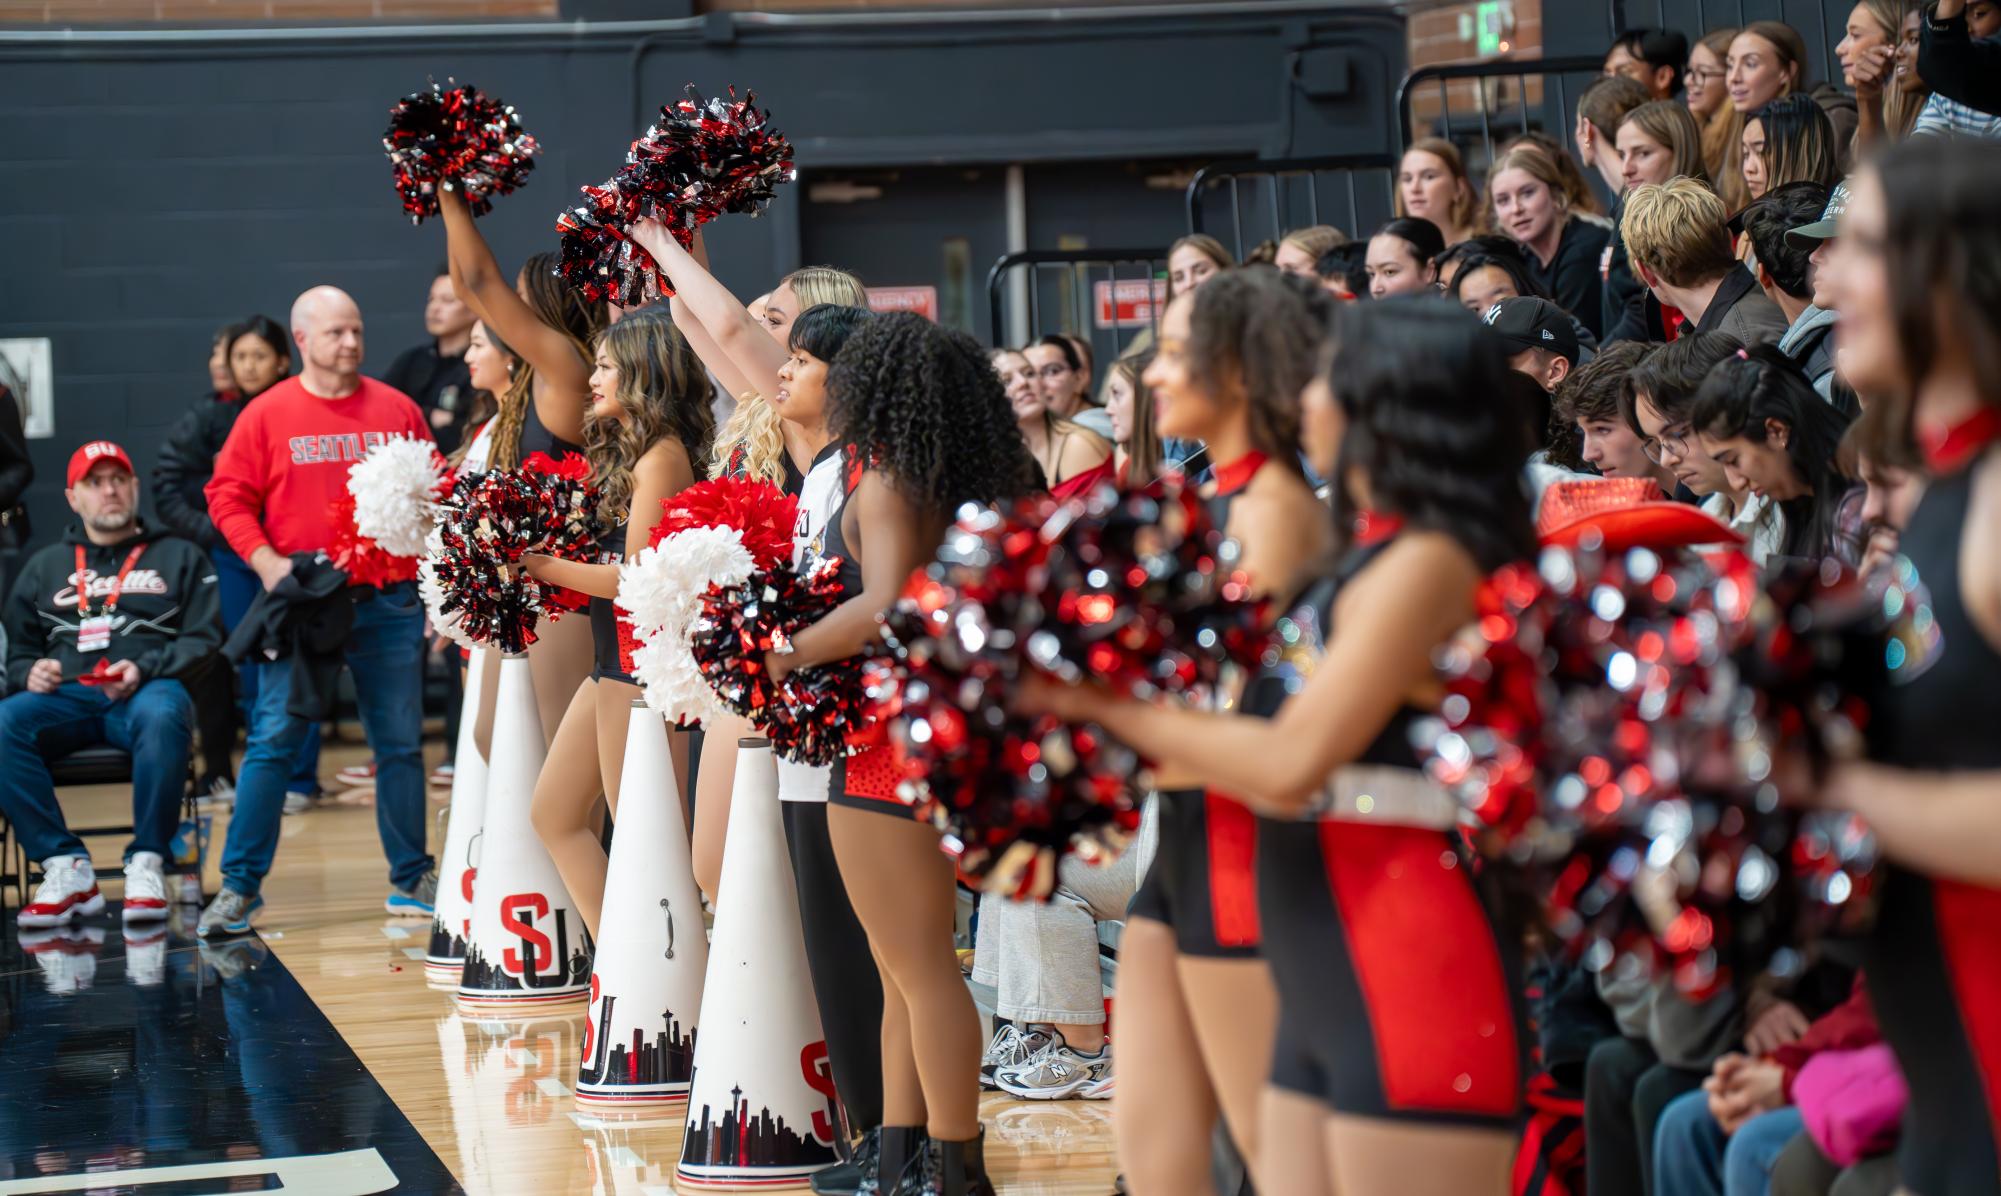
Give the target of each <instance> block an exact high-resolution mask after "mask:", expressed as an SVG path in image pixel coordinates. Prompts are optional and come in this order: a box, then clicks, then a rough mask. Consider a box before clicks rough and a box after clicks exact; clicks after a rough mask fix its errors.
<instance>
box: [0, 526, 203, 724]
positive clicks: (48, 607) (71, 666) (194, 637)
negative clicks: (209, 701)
mask: <svg viewBox="0 0 2001 1196" xmlns="http://www.w3.org/2000/svg"><path fill="white" fill-rule="evenodd" d="M141 544H143V545H145V550H144V551H143V552H141V553H140V554H139V559H138V560H137V561H134V562H133V564H132V571H131V572H130V573H128V574H126V576H125V585H124V588H123V590H122V591H121V592H120V593H119V595H118V602H117V604H116V605H115V606H114V607H113V608H112V612H111V646H110V647H108V648H106V649H105V650H104V651H102V652H91V653H82V652H78V651H77V650H76V632H77V621H78V620H77V613H76V604H77V595H76V588H77V587H76V581H75V580H74V579H75V576H76V550H77V546H78V545H81V546H82V547H83V562H84V569H85V571H86V573H87V574H88V576H87V577H86V578H85V579H84V587H85V589H86V590H87V591H88V594H89V602H90V609H91V611H92V612H99V611H102V610H103V609H104V604H105V600H106V598H107V597H108V596H109V595H110V593H111V587H112V583H113V581H114V580H115V579H116V578H117V576H118V570H119V568H120V567H122V566H123V565H124V564H125V558H126V557H128V556H130V555H131V554H132V550H133V549H134V548H135V547H137V546H139V545H141ZM4 618H5V621H6V627H7V687H8V689H10V690H16V689H20V688H21V687H22V686H24V685H26V684H27V682H28V670H29V669H31V668H33V667H34V665H35V662H36V661H37V660H43V659H47V660H53V661H56V662H57V663H59V664H61V665H62V667H63V678H64V679H65V680H73V679H75V678H76V677H78V676H80V675H81V674H83V673H87V672H89V671H90V669H91V666H93V665H95V664H96V663H97V661H98V659H99V658H102V659H104V660H105V661H107V662H109V663H112V664H116V663H118V662H119V661H121V660H129V661H131V662H132V663H133V664H136V665H138V666H139V673H140V676H142V677H144V678H146V679H148V680H150V679H152V678H154V677H178V676H180V675H181V674H182V673H184V672H186V671H187V669H188V666H190V665H192V664H194V663H195V662H197V661H199V660H200V659H201V658H202V657H204V656H207V655H209V654H210V653H212V652H214V651H215V649H216V645H218V644H220V643H221V642H222V600H221V598H220V597H218V596H217V590H216V585H215V566H214V565H212V564H210V563H209V559H208V554H207V553H205V552H203V551H202V550H201V549H199V548H197V547H195V546H194V545H193V544H190V543H188V542H187V541H186V540H183V539H181V538H180V537H178V536H169V535H164V534H157V535H156V534H155V533H154V532H152V531H150V530H148V529H146V528H144V527H140V528H138V529H137V530H135V531H134V532H133V534H132V535H130V536H128V537H126V538H125V539H123V540H121V541H119V542H118V543H116V544H92V543H91V542H90V540H89V538H88V537H86V536H85V535H84V534H83V526H82V525H81V524H71V525H70V527H69V530H68V531H67V532H66V533H64V535H63V542H62V543H60V544H51V545H49V546H48V547H46V548H43V549H41V550H40V551H38V552H36V553H35V554H34V555H32V556H30V557H29V558H28V563H27V564H26V565H24V566H22V568H21V575H20V576H19V577H17V578H15V579H14V589H13V592H12V593H10V594H9V595H8V596H7V609H6V614H5V616H4Z"/></svg>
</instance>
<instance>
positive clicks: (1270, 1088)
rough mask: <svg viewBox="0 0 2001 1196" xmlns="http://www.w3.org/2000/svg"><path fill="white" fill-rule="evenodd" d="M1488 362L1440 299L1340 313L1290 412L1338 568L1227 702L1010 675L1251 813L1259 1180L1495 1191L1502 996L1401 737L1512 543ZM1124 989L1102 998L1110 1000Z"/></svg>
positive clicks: (1503, 426)
mask: <svg viewBox="0 0 2001 1196" xmlns="http://www.w3.org/2000/svg"><path fill="white" fill-rule="evenodd" d="M1219 283H1220V280H1219ZM1219 283H1212V284H1211V286H1210V288H1209V289H1213V288H1214V287H1215V286H1216V285H1219ZM1204 294H1205V296H1206V294H1207V290H1205V291H1204ZM1198 317H1199V313H1198ZM1198 324H1199V318H1198ZM1506 370H1507V361H1506V358H1505V356H1504V355H1503V350H1502V349H1501V347H1500V346H1499V345H1498V344H1497V343H1496V342H1495V341H1493V340H1492V339H1491V335H1490V334H1489V333H1487V332H1486V330H1485V329H1484V328H1482V327H1480V326H1479V325H1477V324H1474V323H1472V322H1470V321H1468V320H1467V319H1466V318H1465V317H1464V315H1462V314H1460V313H1457V312H1453V311H1449V310H1443V309H1434V308H1430V307H1425V306H1420V305H1398V304H1381V305H1377V304H1367V305H1357V306H1354V307H1348V308H1343V309H1341V313H1340V316H1339V318H1338V322H1337V326H1336V329H1335V335H1334V348H1333V351H1332V353H1331V354H1330V358H1329V365H1328V367H1327V369H1326V370H1324V371H1323V374H1322V376H1321V377H1320V378H1317V379H1315V380H1314V382H1313V384H1312V385H1311V386H1310V387H1308V389H1307V391H1306V394H1305V397H1304V404H1303V407H1304V410H1303V418H1304V425H1305V427H1304V439H1305V442H1306V445H1307V450H1308V452H1309V454H1310V456H1311V458H1312V464H1313V468H1314V470H1315V472H1317V473H1319V474H1320V475H1321V476H1323V477H1328V478H1333V479H1336V484H1335V485H1334V487H1333V503H1334V514H1335V519H1334V527H1335V528H1336V529H1338V531H1339V534H1340V537H1341V540H1342V544H1341V546H1340V552H1339V555H1338V557H1337V558H1336V560H1337V561H1338V563H1337V564H1335V565H1334V566H1333V567H1332V568H1331V569H1329V570H1328V572H1327V573H1326V574H1325V576H1324V577H1323V578H1322V580H1320V581H1318V582H1316V583H1315V584H1314V585H1313V587H1312V588H1311V589H1310V590H1309V591H1308V592H1307V594H1306V596H1305V598H1304V599H1303V600H1302V601H1301V602H1300V603H1299V605H1298V606H1296V607H1295V608H1294V609H1293V611H1292V612H1291V613H1290V614H1289V615H1288V616H1287V617H1286V620H1285V622H1284V624H1282V626H1281V632H1282V635H1281V636H1280V637H1279V640H1278V642H1279V643H1280V644H1281V645H1283V647H1282V648H1281V649H1275V650H1274V654H1273V656H1272V657H1270V658H1268V662H1267V667H1266V669H1265V671H1264V672H1263V673H1262V674H1261V675H1260V677H1259V679H1258V681H1257V682H1254V683H1253V686H1252V689H1251V691H1250V694H1249V696H1248V698H1247V699H1246V702H1245V708H1244V710H1243V711H1242V712H1241V713H1237V714H1230V713H1222V712H1210V711H1198V710H1188V709H1178V708H1174V707H1171V706H1164V705H1163V706H1154V705H1149V704H1146V703H1142V702H1136V701H1130V700H1120V699H1116V698H1114V697H1113V696H1112V695H1110V694H1109V693H1105V692H1102V691H1099V690H1096V689H1095V688H1093V687H1089V686H1080V687H1075V688H1068V687H1060V686H1057V685H1055V684H1053V683H1050V682H1046V681H1038V682H1035V683H1031V684H1030V685H1027V686H1025V687H1024V693H1023V695H1022V704H1023V705H1025V706H1026V707H1027V708H1029V709H1032V710H1047V711H1050V712H1053V713H1055V714H1057V715H1059V716H1061V717H1064V718H1067V719H1072V720H1076V721H1087V720H1088V721H1095V722H1097V723H1098V724H1100V725H1101V726H1103V727H1104V728H1105V729H1106V730H1107V731H1108V732H1110V733H1111V734H1113V735H1115V736H1117V737H1119V738H1120V739H1122V740H1124V741H1125V742H1126V743H1129V744H1131V745H1132V746H1133V747H1135V748H1137V749H1138V750H1139V751H1141V752H1143V753H1145V754H1146V755H1147V756H1148V757H1150V758H1152V759H1155V760H1158V761H1159V762H1160V764H1161V767H1163V768H1177V769H1183V770H1186V771H1187V772H1188V773H1189V774H1191V775H1192V776H1194V777H1197V778H1199V779H1200V780H1201V781H1203V782H1205V783H1207V784H1209V785H1211V786H1213V787H1214V789H1216V790H1220V791H1223V792H1227V793H1230V794H1234V795H1236V796H1237V797H1239V798H1240V799H1241V800H1243V801H1244V802H1246V803H1248V804H1249V805H1250V806H1251V807H1252V808H1253V809H1254V810H1256V811H1257V812H1258V814H1259V815H1260V817H1259V819H1258V824H1257V828H1256V837H1257V841H1256V856H1257V865H1256V867H1257V901H1256V908H1255V925H1256V927H1257V929H1258V930H1259V932H1260V933H1261V944H1262V950H1263V953H1264V957H1265V959H1266V960H1267V961H1269V963H1270V967H1271V975H1272V979H1273V981H1274V982H1275V984H1276V986H1277V990H1278V1006H1279V1010H1278V1033H1277V1038H1276V1045H1275V1047H1274V1048H1273V1050H1272V1053H1271V1068H1270V1078H1269V1083H1268V1085H1267V1087H1266V1088H1265V1092H1264V1096H1263V1101H1262V1110H1261V1114H1260V1123H1261V1131H1260V1134H1259V1140H1260V1151H1261V1161H1260V1162H1259V1163H1258V1165H1257V1168H1256V1174H1257V1179H1258V1185H1259V1188H1260V1189H1261V1190H1262V1191H1264V1192H1267V1193H1274V1194H1279V1193H1283V1194H1287V1196H1291V1194H1297V1193H1307V1194H1313V1196H1358V1194H1359V1196H1368V1194H1372V1193H1377V1192H1397V1193H1413V1194H1420V1196H1421V1194H1425V1193H1436V1194H1438V1196H1460V1194H1462V1193H1478V1192H1491V1193H1501V1192H1504V1191H1506V1186H1507V1183H1508V1175H1509V1163H1510V1159H1511V1157H1512V1155H1513V1152H1514V1147H1515V1136H1514V1134H1513V1133H1512V1132H1511V1127H1512V1125H1513V1122H1514V1120H1515V1117H1516V1114H1517V1109H1518V1105H1519V1101H1520V1097H1521V1086H1522V1078H1523V1070H1522V1056H1521V1042H1522V1039H1521V1037H1520V1035H1519V1032H1518V1029H1517V1025H1518V1022H1517V1016H1516V1012H1517V1011H1516V998H1517V994H1518V993H1519V988H1518V986H1517V985H1516V982H1515V978H1514V976H1513V974H1512V969H1511V967H1510V966H1509V960H1510V957H1511V952H1510V951H1508V950H1507V949H1505V948H1504V946H1503V944H1504V942H1505V939H1504V937H1503V936H1501V935H1499V934H1497V932H1496V930H1495V928H1494V927H1493V925H1492V924H1491V923H1490V921H1489V920H1488V917H1487V914H1486V912H1485V907H1484V905H1483V902H1482V901H1481V899H1480V897H1479V896H1478V895H1477V894H1476V892H1475V888H1474V884H1473V878H1472V876H1471V874H1470V870H1469V868H1468V861H1467V859H1466V858H1465V855H1464V853H1463V851H1462V849H1461V845H1460V843H1459V841H1458V839H1457V837H1456V835H1455V834H1454V832H1453V831H1452V829H1451V828H1452V826H1453V823H1454V808H1453V803H1452V801H1451V800H1450V798H1449V797H1447V796H1446V795H1445V794H1444V793H1442V792H1440V791H1438V790H1436V789H1435V788H1433V787H1432V786H1430V785H1429V784H1428V783H1427V782H1426V781H1425V779H1424V777H1423V775H1422V774H1421V773H1420V772H1419V770H1418V762H1417V760H1416V758H1415V755H1414V752H1413V749H1412V746H1411V743H1410V738H1409V730H1410V723H1411V722H1412V720H1414V719H1416V718H1418V717H1421V715H1422V712H1423V711H1424V710H1425V709H1426V708H1427V707H1428V706H1430V705H1431V704H1432V702H1433V701H1434V700H1435V698H1436V692H1437V691H1436V685H1435V683H1434V681H1433V673H1432V664H1431V661H1432V651H1433V649H1434V648H1435V647H1436V645H1437V644H1438V643H1439V642H1440V641H1442V640H1444V639H1445V638H1447V637H1448V636H1450V635H1451V634H1452V633H1453V632H1454V631H1455V630H1456V629H1457V628H1458V627H1460V626H1461V625H1462V624H1463V623H1465V621H1466V620H1467V619H1468V617H1469V616H1470V615H1471V614H1472V612H1473V598H1474V591H1475V588H1476V587H1477V586H1478V585H1479V583H1480V580H1481V578H1482V576H1483V575H1484V574H1485V573H1486V572H1488V571H1489V570H1491V569H1493V568H1494V567H1496V566H1498V565H1500V564H1502V563H1505V562H1507V561H1510V560H1515V559H1519V558H1521V557H1523V556H1526V555H1527V554H1529V553H1530V552H1532V551H1533V550H1534V547H1535V537H1534V532H1533V529H1532V526H1531V523H1530V519H1529V503H1528V498H1527V496H1526V494H1525V492H1524V490H1523V487H1522V483H1521V480H1520V478H1521V466H1522V462H1523V461H1525V460H1526V459H1527V457H1528V453H1529V451H1530V446H1531V439H1530V433H1529V429H1528V427H1527V426H1526V422H1525V421H1522V420H1518V419H1516V418H1513V417H1512V416H1511V414H1510V409H1509V408H1507V407H1506V406H1505V405H1503V404H1496V403H1495V402H1493V401H1492V400H1493V396H1494V395H1496V394H1499V393H1501V391H1502V389H1503V385H1502V384H1503V380H1504V379H1505V377H1506ZM1337 380H1338V383H1337ZM1163 401H1165V400H1163ZM1162 852H1163V857H1165V854H1166V848H1165V845H1164V844H1163V848H1162ZM1159 867H1160V865H1159V864H1158V863H1157V864H1156V870H1158V868H1159ZM1219 908H1223V907H1222V906H1221V904H1220V903H1219ZM1130 967H1131V965H1130V963H1129V962H1128V964H1127V966H1126V969H1125V974H1124V976H1122V979H1123V980H1126V981H1133V980H1134V979H1135V977H1134V976H1133V975H1132V973H1131V971H1130ZM1122 987H1123V986H1122ZM1136 996H1138V994H1137V993H1136V992H1122V993H1121V994H1120V999H1119V1010H1120V1012H1121V1013H1124V1012H1125V1011H1126V1010H1127V1009H1128V1007H1129V1005H1130V1002H1132V1001H1133V1000H1134V999H1135V997H1136ZM1198 1041H1199V1040H1198ZM1126 1050H1127V1051H1128V1052H1130V1051H1131V1047H1130V1045H1128V1046H1127V1048H1126ZM1130 1071H1131V1068H1130V1064H1128V1065H1127V1072H1128V1074H1127V1075H1126V1076H1125V1077H1124V1083H1123V1084H1122V1085H1121V1088H1122V1090H1123V1091H1130V1090H1131V1085H1132V1077H1131V1075H1130ZM1122 1128H1123V1127H1122ZM1187 1183H1188V1186H1189V1187H1190V1188H1191V1189H1192V1188H1194V1187H1196V1186H1199V1183H1200V1180H1199V1177H1192V1178H1191V1179H1190V1180H1188V1181H1187Z"/></svg>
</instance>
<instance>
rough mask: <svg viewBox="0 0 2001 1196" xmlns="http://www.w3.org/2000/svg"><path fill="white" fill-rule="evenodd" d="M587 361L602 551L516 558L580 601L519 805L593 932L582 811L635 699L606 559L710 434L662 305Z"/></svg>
mask: <svg viewBox="0 0 2001 1196" xmlns="http://www.w3.org/2000/svg"><path fill="white" fill-rule="evenodd" d="M596 367H597V368H596V369H595V371H594V372H593V373H592V374H591V376H590V387H591V411H590V417H589V419H588V420H587V421H586V423H585V425H584V436H585V444H586V446H587V448H586V452H587V453H588V454H589V456H590V463H591V482H592V484H593V485H594V486H596V488H597V492H598V511H599V515H600V518H601V519H602V520H603V522H604V523H605V524H607V525H608V526H616V528H618V529H619V530H618V531H616V532H613V533H612V534H610V535H609V536H607V540H606V551H607V555H608V556H609V557H610V559H609V560H608V561H606V562H605V563H602V564H594V565H593V564H583V563H580V562H577V561H565V560H558V559H556V558H554V557H550V556H544V555H541V554H530V555H528V556H526V557H524V558H523V559H522V563H523V565H524V566H525V567H526V568H527V570H528V573H529V575H530V576H532V577H535V578H537V579H538V580H541V581H546V582H550V583H552V584H555V585H560V586H564V587H567V588H569V589H572V590H577V591H580V592H582V593H585V594H588V595H590V599H591V614H590V619H589V620H588V624H589V625H590V626H591V628H592V630H593V632H594V633H595V635H594V641H595V648H596V651H595V653H594V656H595V661H594V668H593V670H592V673H591V677H590V679H588V680H586V681H584V682H583V683H582V684H580V685H579V686H578V687H577V691H576V694H575V696H574V698H573V699H572V701H571V703H570V707H569V709H568V711H566V712H565V713H564V715H563V721H562V723H561V724H560V725H559V726H558V727H557V729H556V736H555V738H554V739H553V740H552V741H551V742H550V744H549V756H548V760H547V762H546V763H545V764H544V765H543V766H542V775H541V776H540V777H539V778H538V779H537V780H536V782H535V798H534V805H533V807H532V809H531V814H532V817H533V819H534V822H535V830H536V833H537V834H539V835H541V836H542V842H543V843H544V844H545V845H546V846H547V847H548V849H549V855H550V857H551V858H552V859H554V860H555V862H556V870H557V871H558V872H560V873H562V876H563V886H564V887H565V888H566V889H568V890H569V893H570V897H571V899H572V900H574V901H575V902H576V903H577V912H578V913H579V914H580V915H581V916H582V918H583V920H584V925H585V927H586V928H587V929H588V930H589V931H590V932H591V934H592V935H593V936H595V935H596V934H597V930H598V912H599V905H600V902H601V901H602V900H603V897H604V871H605V851H604V846H603V844H602V843H601V842H600V840H599V838H598V831H597V828H596V827H595V826H594V825H593V820H592V818H591V813H592V810H593V808H594V807H595V806H596V804H597V799H598V795H599V794H600V793H602V794H603V795H604V797H605V799H606V800H607V801H608V802H609V803H610V804H611V806H612V808H613V813H614V814H616V812H617V806H618V782H619V772H620V770H621V769H622V768H623V767H624V763H625V732H626V721H627V719H628V717H629V716H630V714H631V711H632V703H633V700H634V699H636V698H639V697H640V696H641V695H640V692H639V687H638V686H637V685H635V684H633V683H632V680H631V677H630V672H629V669H630V663H629V661H628V660H626V659H623V656H624V653H622V652H621V650H620V644H619V641H620V638H621V637H620V636H619V634H618V631H617V620H616V618H615V617H614V614H613V611H612V605H611V600H612V598H614V597H615V596H616V595H617V594H618V566H619V563H620V562H621V561H623V560H625V559H628V558H630V557H631V556H633V555H634V554H635V553H637V552H638V551H639V550H640V549H642V548H644V547H646V544H647V541H648V540H649V539H651V536H652V529H653V525H654V523H656V522H657V521H658V519H657V517H658V515H659V513H660V504H661V502H662V500H664V499H667V498H670V497H672V496H673V495H674V494H676V493H677V492H679V491H680V490H682V489H684V488H686V487H687V486H689V485H691V484H693V482H694V480H695V476H696V475H695V463H696V462H698V461H700V460H702V459H703V457H704V456H706V454H707V453H708V448H709V439H710V437H712V436H713V435H714V434H715V414H714V413H713V412H712V411H711V410H710V409H709V384H708V376H707V375H706V374H705V373H704V372H703V371H702V363H701V362H700V361H698V360H696V358H695V353H694V350H693V349H691V348H690V347H689V346H688V342H687V341H686V340H685V339H683V338H682V336H681V334H680V333H679V332H678V331H676V330H675V328H674V325H673V322H672V321H670V320H668V319H667V317H666V315H665V314H664V313H640V314H638V315H632V316H627V317H626V318H625V319H623V320H620V321H619V322H618V323H616V324H613V325H612V326H611V327H610V328H607V329H606V330H605V333H604V335H603V336H602V337H600V338H599V339H598V345H597V353H596ZM674 744H675V746H676V748H677V749H678V750H677V752H676V757H677V759H676V766H677V768H684V767H685V761H686V754H685V753H686V747H685V743H684V741H683V740H682V737H681V736H679V735H676V736H675V737H674Z"/></svg>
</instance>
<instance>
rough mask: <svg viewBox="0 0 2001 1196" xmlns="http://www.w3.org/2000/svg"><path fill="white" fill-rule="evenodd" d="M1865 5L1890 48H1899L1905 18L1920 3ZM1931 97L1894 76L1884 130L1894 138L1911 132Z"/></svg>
mask: <svg viewBox="0 0 2001 1196" xmlns="http://www.w3.org/2000/svg"><path fill="white" fill-rule="evenodd" d="M1862 6H1863V7H1864V8H1866V9H1868V10H1869V15H1870V16H1871V17H1873V18H1874V19H1875V21H1876V23H1877V24H1878V25H1881V26H1882V27H1883V30H1884V35H1885V38H1886V40H1887V41H1888V42H1889V44H1890V47H1891V48H1892V49H1895V48H1896V46H1897V43H1898V42H1899V41H1901V40H1902V39H1903V36H1904V18H1906V17H1908V16H1910V14H1911V13H1912V12H1913V11H1917V10H1919V8H1920V6H1919V5H1917V4H1914V3H1912V0H1862ZM1929 98H1930V93H1929V92H1907V91H1905V90H1904V89H1903V88H1901V87H1898V86H1897V85H1896V81H1895V80H1894V79H1892V80H1890V81H1889V82H1888V85H1887V86H1885V87H1884V88H1883V96H1882V99H1883V132H1884V134H1885V135H1886V136H1887V137H1889V139H1890V140H1892V141H1897V140H1900V139H1902V138H1903V137H1905V136H1906V135H1908V134H1909V133H1910V131H1911V126H1912V125H1914V124H1916V123H1917V120H1918V112H1919V111H1920V110H1921V109H1923V108H1924V106H1925V101H1926V100H1927V99H1929Z"/></svg>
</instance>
